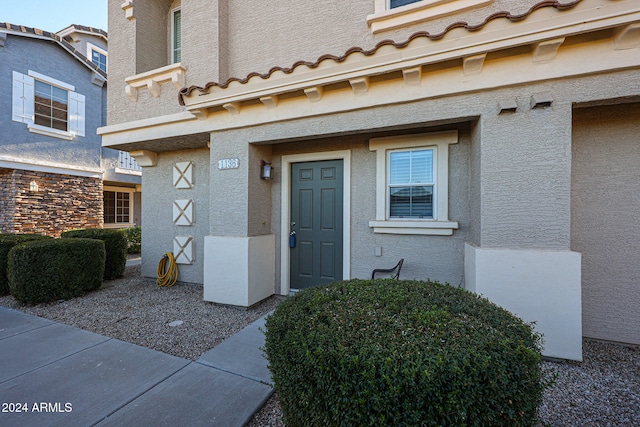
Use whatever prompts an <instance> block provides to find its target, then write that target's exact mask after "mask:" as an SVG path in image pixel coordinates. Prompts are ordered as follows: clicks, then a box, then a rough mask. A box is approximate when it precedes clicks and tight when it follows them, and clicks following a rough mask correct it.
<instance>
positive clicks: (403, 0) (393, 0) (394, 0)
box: [388, 0, 421, 9]
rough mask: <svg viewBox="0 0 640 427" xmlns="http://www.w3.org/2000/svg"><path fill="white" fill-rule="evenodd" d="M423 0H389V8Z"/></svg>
mask: <svg viewBox="0 0 640 427" xmlns="http://www.w3.org/2000/svg"><path fill="white" fill-rule="evenodd" d="M419 1H421V0H389V5H388V7H389V9H394V8H396V7H401V6H406V5H408V4H411V3H417V2H419Z"/></svg>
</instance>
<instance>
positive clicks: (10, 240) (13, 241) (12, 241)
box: [0, 234, 51, 296]
mask: <svg viewBox="0 0 640 427" xmlns="http://www.w3.org/2000/svg"><path fill="white" fill-rule="evenodd" d="M50 238H51V237H48V236H42V235H40V234H0V296H3V295H9V279H8V277H7V260H8V255H9V250H11V248H12V247H14V246H15V245H18V244H20V243H23V242H29V241H32V240H41V239H50Z"/></svg>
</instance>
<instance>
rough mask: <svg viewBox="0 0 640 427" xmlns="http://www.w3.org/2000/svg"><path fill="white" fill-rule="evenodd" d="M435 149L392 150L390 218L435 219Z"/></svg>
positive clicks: (390, 162)
mask: <svg viewBox="0 0 640 427" xmlns="http://www.w3.org/2000/svg"><path fill="white" fill-rule="evenodd" d="M433 152H434V150H433V149H427V150H413V151H393V152H391V153H389V217H391V218H433V187H434V184H435V182H434V172H433Z"/></svg>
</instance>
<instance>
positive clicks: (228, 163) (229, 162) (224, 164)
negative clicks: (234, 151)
mask: <svg viewBox="0 0 640 427" xmlns="http://www.w3.org/2000/svg"><path fill="white" fill-rule="evenodd" d="M239 167H240V160H238V159H237V158H234V159H220V160H218V169H220V170H224V169H238V168H239Z"/></svg>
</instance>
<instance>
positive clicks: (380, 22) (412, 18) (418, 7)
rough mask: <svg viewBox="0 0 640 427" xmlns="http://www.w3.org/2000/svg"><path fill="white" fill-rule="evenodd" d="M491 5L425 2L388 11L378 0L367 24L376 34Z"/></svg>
mask: <svg viewBox="0 0 640 427" xmlns="http://www.w3.org/2000/svg"><path fill="white" fill-rule="evenodd" d="M491 3H493V0H424V1H419V2H417V3H411V4H408V5H406V6H402V7H396V8H394V9H387V7H386V1H385V0H376V3H375V13H374V14H372V15H369V16H367V24H368V25H369V27H370V28H371V32H372V33H373V34H376V33H378V32H381V31H387V30H393V29H396V28H400V27H404V26H407V25H411V24H416V23H418V22H425V21H429V20H432V19H436V18H441V17H443V16H447V15H452V14H454V13H459V12H463V11H466V10H469V9H475V8H478V7H483V6H487V5H490V4H491Z"/></svg>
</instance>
